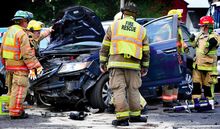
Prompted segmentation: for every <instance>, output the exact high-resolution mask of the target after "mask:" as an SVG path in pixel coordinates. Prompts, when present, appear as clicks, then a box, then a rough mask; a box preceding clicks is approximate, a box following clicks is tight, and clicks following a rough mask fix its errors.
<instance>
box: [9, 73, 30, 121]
mask: <svg viewBox="0 0 220 129" xmlns="http://www.w3.org/2000/svg"><path fill="white" fill-rule="evenodd" d="M27 76H28V72H27V71H7V75H6V85H7V86H8V88H9V90H8V95H10V103H9V115H10V116H17V117H18V116H22V114H23V113H24V107H23V102H24V99H25V97H26V94H27V90H28V85H29V81H28V77H27ZM22 117H23V116H22Z"/></svg>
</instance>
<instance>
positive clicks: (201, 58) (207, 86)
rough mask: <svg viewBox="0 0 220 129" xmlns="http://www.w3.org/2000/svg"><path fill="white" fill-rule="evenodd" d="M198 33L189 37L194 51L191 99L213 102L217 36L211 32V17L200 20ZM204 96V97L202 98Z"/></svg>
mask: <svg viewBox="0 0 220 129" xmlns="http://www.w3.org/2000/svg"><path fill="white" fill-rule="evenodd" d="M199 25H200V28H201V30H200V33H199V34H198V35H197V37H196V38H195V36H194V35H192V36H191V38H190V39H191V41H192V46H193V47H194V48H195V49H196V56H195V59H194V62H193V91H192V99H194V98H199V99H200V98H201V97H206V98H208V99H209V100H212V101H210V102H213V96H212V92H211V86H212V85H213V84H214V83H216V81H215V80H216V79H215V78H216V74H215V73H216V71H217V49H218V45H219V39H218V34H217V33H215V32H213V25H214V20H213V18H212V17H211V16H203V17H201V18H200V22H199ZM202 94H204V96H202Z"/></svg>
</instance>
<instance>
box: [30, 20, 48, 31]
mask: <svg viewBox="0 0 220 129" xmlns="http://www.w3.org/2000/svg"><path fill="white" fill-rule="evenodd" d="M43 26H44V24H43V23H42V22H40V21H36V20H31V21H30V22H29V23H28V26H27V29H28V30H30V31H40V30H41V29H42V27H43Z"/></svg>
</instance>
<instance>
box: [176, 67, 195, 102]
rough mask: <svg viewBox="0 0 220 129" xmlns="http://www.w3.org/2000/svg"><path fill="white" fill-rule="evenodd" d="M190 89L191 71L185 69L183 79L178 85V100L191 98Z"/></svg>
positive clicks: (191, 82) (191, 83)
mask: <svg viewBox="0 0 220 129" xmlns="http://www.w3.org/2000/svg"><path fill="white" fill-rule="evenodd" d="M192 89H193V81H192V71H191V70H190V69H187V72H186V76H185V80H184V81H182V83H181V84H180V86H179V94H178V99H179V100H186V99H188V100H189V99H191V98H192Z"/></svg>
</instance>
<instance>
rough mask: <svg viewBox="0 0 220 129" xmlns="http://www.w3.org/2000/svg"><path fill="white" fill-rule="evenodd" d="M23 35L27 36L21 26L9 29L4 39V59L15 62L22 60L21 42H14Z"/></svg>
mask: <svg viewBox="0 0 220 129" xmlns="http://www.w3.org/2000/svg"><path fill="white" fill-rule="evenodd" d="M9 34H10V35H9ZM22 35H25V33H24V31H23V30H22V27H21V26H18V25H13V26H11V27H9V29H8V31H7V33H6V34H5V38H4V39H3V55H2V56H3V58H6V59H14V60H19V59H20V58H21V55H20V44H21V43H20V40H18V41H17V43H14V41H16V38H17V37H19V36H22Z"/></svg>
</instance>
